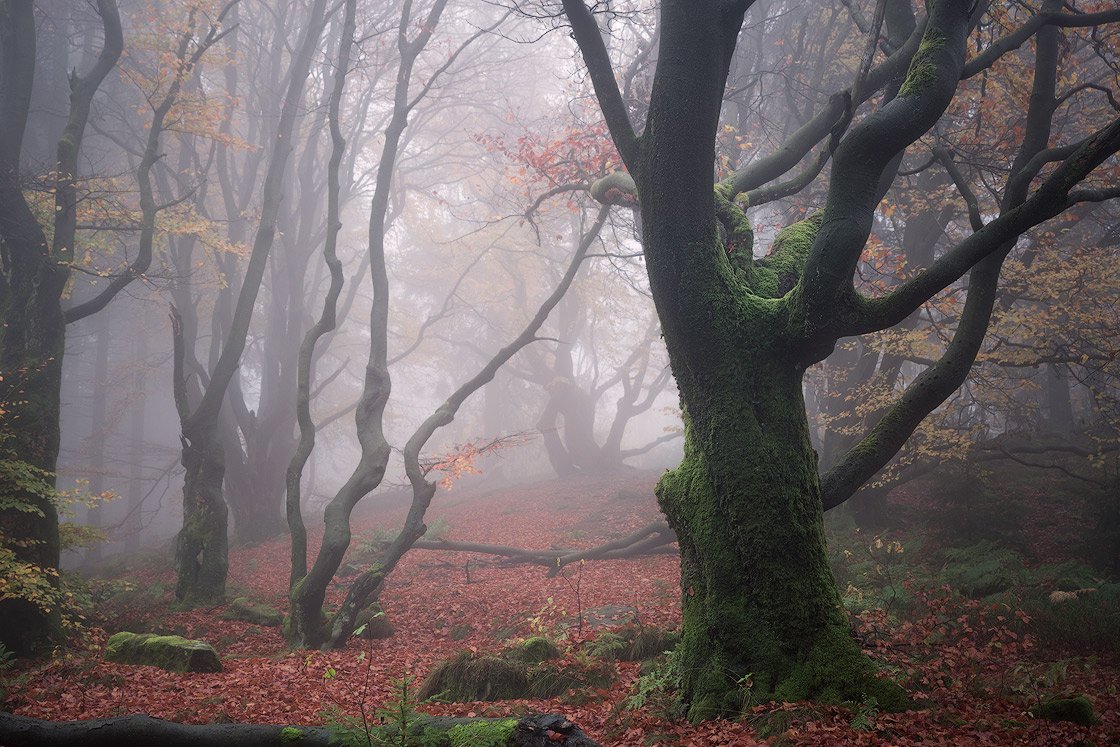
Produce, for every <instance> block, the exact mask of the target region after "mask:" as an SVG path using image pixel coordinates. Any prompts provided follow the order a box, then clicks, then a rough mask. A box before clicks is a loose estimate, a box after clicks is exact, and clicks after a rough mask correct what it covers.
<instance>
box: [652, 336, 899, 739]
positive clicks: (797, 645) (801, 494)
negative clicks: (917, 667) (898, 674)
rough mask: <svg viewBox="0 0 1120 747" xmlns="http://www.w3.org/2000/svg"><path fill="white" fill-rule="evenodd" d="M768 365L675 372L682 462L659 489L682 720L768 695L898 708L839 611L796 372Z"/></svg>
mask: <svg viewBox="0 0 1120 747" xmlns="http://www.w3.org/2000/svg"><path fill="white" fill-rule="evenodd" d="M769 358H770V360H769V361H767V360H766V357H764V354H763V352H762V351H759V350H756V351H755V355H753V356H752V355H749V354H748V355H743V356H740V357H739V358H738V359H733V360H729V361H728V363H727V364H726V365H725V366H723V367H722V368H721V367H719V366H718V362H719V360H720V359H719V358H713V363H714V364H716V366H715V368H714V370H710V371H704V372H701V373H702V375H701V376H694V375H691V372H688V374H686V375H678V383H679V384H680V389H681V396H682V402H683V403H684V405H685V409H686V412H687V413H688V424H687V429H686V446H685V457H684V461H683V462H682V463H681V465H680V466H679V467H678V468H677V469H676V470H673V471H672V472H669V473H666V475H665V476H664V477H663V478H662V480H661V481H660V483H659V485H658V490H657V495H658V500H659V502H660V505H661V507H662V510H663V511H664V512H665V514H666V516H667V517H668V518H669V522H670V524H671V525H672V526H673V528H674V529H675V530H676V532H677V536H678V538H679V540H680V547H681V588H682V617H683V627H682V636H681V642H680V644H679V646H678V648H677V650H676V653H675V663H676V665H677V667H678V671H679V673H680V692H681V696H682V698H683V700H684V702H685V704H686V705H687V706H688V715H689V718H691V719H693V720H698V719H705V718H711V717H716V716H720V715H731V714H735V713H739V712H741V711H742V710H744V709H745V708H747V707H749V706H750V705H752V704H755V703H758V702H762V701H767V700H784V701H794V700H806V699H808V700H815V701H818V702H826V703H851V702H856V703H858V702H865V701H870V700H871V699H872V698H874V700H875V702H876V703H877V704H878V706H879V707H880V708H883V709H892V708H894V709H897V708H901V707H904V706H905V702H906V701H905V697H904V695H903V693H902V691H901V689H900V688H898V687H897V686H896V685H894V684H893V683H891V682H889V681H887V680H884V679H881V678H879V677H878V676H877V674H876V669H875V667H874V666H873V664H872V663H871V662H870V660H869V659H867V658H866V657H865V656H864V655H863V654H862V653H861V652H860V651H859V649H858V647H857V646H856V644H855V643H854V641H853V640H852V638H851V635H850V633H849V630H848V627H847V623H846V618H845V617H844V616H843V615H842V614H841V607H840V602H839V597H838V595H837V592H836V587H835V582H834V580H833V578H832V573H831V570H830V569H829V567H828V563H827V559H826V554H825V540H824V533H823V523H822V509H821V501H820V488H819V483H818V477H817V463H816V462H817V460H816V454H815V453H814V452H813V450H812V448H811V446H810V443H809V430H808V424H807V421H806V418H805V409H804V403H803V401H802V395H801V376H800V371H799V370H798V369H797V368H796V367H795V366H793V365H791V364H785V363H783V362H782V361H780V360H774V356H769ZM725 360H726V359H725ZM748 361H749V363H748Z"/></svg>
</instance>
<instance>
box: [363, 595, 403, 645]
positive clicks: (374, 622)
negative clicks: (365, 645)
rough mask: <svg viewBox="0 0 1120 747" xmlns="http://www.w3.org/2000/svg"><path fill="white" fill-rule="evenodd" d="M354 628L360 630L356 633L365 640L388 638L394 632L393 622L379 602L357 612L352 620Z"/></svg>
mask: <svg viewBox="0 0 1120 747" xmlns="http://www.w3.org/2000/svg"><path fill="white" fill-rule="evenodd" d="M363 626H365V627H363ZM354 629H355V630H360V631H362V632H361V633H359V634H358V635H359V637H361V638H365V639H366V640H367V641H376V640H381V639H382V638H389V637H391V636H392V635H393V633H395V632H396V630H395V629H394V628H393V623H391V622H390V621H389V617H388V616H387V615H386V614H385V611H384V610H383V609H381V605H379V604H371V605H370V606H368V607H366V608H365V609H364V610H362V611H361V612H359V613H358V616H357V618H355V620H354Z"/></svg>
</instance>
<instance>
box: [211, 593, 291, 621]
mask: <svg viewBox="0 0 1120 747" xmlns="http://www.w3.org/2000/svg"><path fill="white" fill-rule="evenodd" d="M222 617H224V618H225V619H227V620H242V621H244V622H248V623H253V624H254V625H260V626H262V627H265V628H276V627H279V626H280V625H281V624H282V623H283V622H284V616H283V615H282V614H280V612H278V611H277V610H274V609H273V608H272V607H269V606H268V605H265V604H257V603H255V602H253V601H252V600H251V599H249V598H248V597H238V598H237V599H234V600H233V601H232V602H230V603H229V607H227V608H226V611H225V612H223V613H222Z"/></svg>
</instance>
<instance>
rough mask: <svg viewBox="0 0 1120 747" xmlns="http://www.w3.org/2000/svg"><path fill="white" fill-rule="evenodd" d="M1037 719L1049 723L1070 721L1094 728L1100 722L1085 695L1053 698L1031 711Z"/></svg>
mask: <svg viewBox="0 0 1120 747" xmlns="http://www.w3.org/2000/svg"><path fill="white" fill-rule="evenodd" d="M1031 715H1032V716H1034V717H1035V718H1041V719H1045V720H1047V721H1069V722H1070V723H1074V724H1080V725H1081V726H1092V725H1093V724H1095V723H1097V721H1098V720H1099V719H1098V718H1097V715H1096V714H1095V713H1093V704H1092V703H1090V702H1089V699H1088V698H1086V697H1085V696H1084V695H1074V696H1073V697H1070V698H1051V699H1050V700H1048V701H1046V702H1045V703H1043V704H1042V705H1040V706H1038V707H1036V708H1034V709H1032V710H1031Z"/></svg>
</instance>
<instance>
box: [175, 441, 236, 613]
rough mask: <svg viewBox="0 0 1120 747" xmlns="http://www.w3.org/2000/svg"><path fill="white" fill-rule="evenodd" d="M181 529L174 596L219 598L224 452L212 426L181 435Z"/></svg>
mask: <svg viewBox="0 0 1120 747" xmlns="http://www.w3.org/2000/svg"><path fill="white" fill-rule="evenodd" d="M183 466H184V467H185V468H186V470H187V474H186V477H185V480H184V485H183V528H182V529H180V530H179V535H178V538H177V540H176V544H175V568H176V570H177V571H178V583H177V584H176V586H175V598H176V599H177V600H179V601H180V602H185V603H187V604H213V603H218V602H221V601H222V600H223V599H224V598H225V594H226V569H227V566H228V559H227V557H228V544H229V540H228V539H227V536H226V531H227V530H226V526H227V509H226V503H225V500H223V498H222V480H223V477H224V476H225V454H224V453H223V450H222V444H221V441H220V440H219V439H218V437H217V433H216V431H215V430H214V429H213V428H210V429H200V430H198V431H193V432H191V433H189V434H184V436H183Z"/></svg>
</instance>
